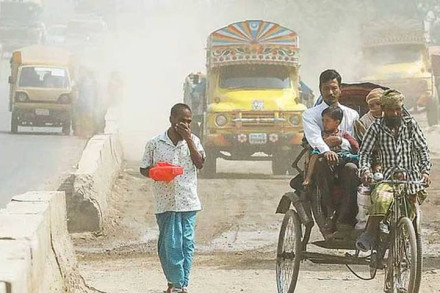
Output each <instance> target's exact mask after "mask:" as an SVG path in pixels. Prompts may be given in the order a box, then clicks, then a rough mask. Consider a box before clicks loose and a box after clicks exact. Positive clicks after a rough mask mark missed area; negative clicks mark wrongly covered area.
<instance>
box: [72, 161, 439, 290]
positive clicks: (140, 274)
mask: <svg viewBox="0 0 440 293" xmlns="http://www.w3.org/2000/svg"><path fill="white" fill-rule="evenodd" d="M434 163H435V166H436V167H435V171H434V175H433V182H434V185H433V187H432V188H431V192H430V195H431V196H430V198H429V200H428V202H427V203H426V204H425V205H424V206H423V211H424V247H425V254H424V256H425V265H424V272H423V281H422V290H421V292H423V293H430V292H440V285H439V284H440V261H439V255H440V219H439V217H438V209H439V207H440V193H439V191H438V189H440V180H439V179H440V166H439V164H438V163H439V161H435V162H434ZM219 168H220V172H223V173H222V174H221V176H220V178H219V179H215V180H204V179H202V180H200V184H199V192H200V195H201V199H202V202H203V206H204V209H203V211H202V212H201V213H199V215H198V224H197V228H196V238H197V252H196V257H195V263H194V268H193V273H192V278H191V280H192V281H191V284H190V290H191V292H194V293H206V292H207V293H211V292H231V293H235V292H258V293H260V292H261V293H263V292H265V293H266V292H276V283H275V270H274V267H275V261H274V259H275V248H276V241H277V236H278V231H279V226H280V223H281V220H282V216H281V215H275V214H274V212H275V209H276V206H277V204H278V200H279V198H280V196H281V195H282V194H283V193H284V192H286V191H288V190H289V187H288V181H289V178H288V177H273V176H271V175H269V174H268V173H267V170H270V165H269V163H264V162H259V163H251V162H248V163H245V165H244V166H241V167H237V165H236V164H234V163H231V162H224V161H220V163H219ZM112 207H113V208H112V212H111V213H112V218H111V219H109V221H108V222H107V223H106V229H105V232H104V235H90V234H76V235H74V241H75V245H76V249H77V252H78V255H79V258H80V265H81V270H82V272H83V275H84V276H85V278H86V279H87V281H88V282H89V283H90V284H91V285H93V286H94V287H96V288H98V289H100V290H103V291H105V292H130V293H136V292H152V293H159V292H162V290H163V289H164V287H165V285H166V281H165V279H164V277H163V275H162V272H161V269H160V266H159V262H158V258H157V255H156V252H155V249H156V239H157V233H158V232H157V228H156V223H155V218H154V215H153V213H152V195H151V193H150V182H149V181H148V180H146V179H145V178H142V177H141V176H140V175H138V172H137V166H135V165H127V166H126V168H125V171H124V172H122V173H121V175H120V177H119V179H118V181H117V182H116V184H115V189H114V193H113V196H112ZM313 237H314V238H319V237H320V235H318V234H317V233H316V229H315V233H314V235H313ZM357 269H360V268H357ZM361 272H362V270H361ZM367 274H368V272H364V275H367ZM382 284H383V274H382V273H379V274H378V276H377V278H376V279H375V280H373V281H361V280H358V279H356V278H355V277H354V276H353V275H352V274H351V273H349V272H348V271H347V269H346V268H345V267H344V266H336V265H335V266H323V265H315V264H311V263H309V262H305V263H302V264H301V272H300V277H299V282H298V287H297V291H296V292H328V293H332V292H341V290H342V291H343V290H350V292H365V293H367V292H381V290H382Z"/></svg>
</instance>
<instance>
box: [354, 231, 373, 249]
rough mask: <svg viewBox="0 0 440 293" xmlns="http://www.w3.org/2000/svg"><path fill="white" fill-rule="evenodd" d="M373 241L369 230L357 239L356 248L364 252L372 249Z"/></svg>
mask: <svg viewBox="0 0 440 293" xmlns="http://www.w3.org/2000/svg"><path fill="white" fill-rule="evenodd" d="M372 243H373V237H372V236H370V235H369V234H368V233H367V232H364V233H362V234H361V236H359V238H358V240H356V248H357V249H359V250H360V251H363V252H368V251H369V250H370V249H371V244H372Z"/></svg>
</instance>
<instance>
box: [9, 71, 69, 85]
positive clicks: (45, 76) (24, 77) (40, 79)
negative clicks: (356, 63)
mask: <svg viewBox="0 0 440 293" xmlns="http://www.w3.org/2000/svg"><path fill="white" fill-rule="evenodd" d="M18 85H19V86H20V87H39V88H68V87H69V85H70V83H69V79H68V77H67V72H66V70H65V69H64V68H56V67H33V66H27V67H23V68H22V69H21V72H20V77H19V82H18Z"/></svg>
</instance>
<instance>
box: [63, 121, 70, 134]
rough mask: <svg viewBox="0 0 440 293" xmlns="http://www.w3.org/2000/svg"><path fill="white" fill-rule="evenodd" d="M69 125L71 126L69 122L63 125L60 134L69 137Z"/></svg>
mask: <svg viewBox="0 0 440 293" xmlns="http://www.w3.org/2000/svg"><path fill="white" fill-rule="evenodd" d="M70 124H71V123H70V121H68V122H64V123H63V129H62V132H63V134H64V135H70Z"/></svg>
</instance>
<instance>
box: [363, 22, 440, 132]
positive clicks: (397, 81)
mask: <svg viewBox="0 0 440 293" xmlns="http://www.w3.org/2000/svg"><path fill="white" fill-rule="evenodd" d="M426 36H427V32H426V31H425V29H424V26H423V23H422V22H421V21H418V20H415V19H401V18H391V19H386V20H377V21H374V22H371V23H368V24H366V25H365V26H364V29H363V34H362V66H361V67H360V68H361V70H362V71H363V72H362V74H361V77H360V79H361V80H363V81H369V82H373V83H376V84H381V85H384V86H387V87H390V88H395V89H397V90H399V91H401V92H402V93H403V94H404V95H405V97H406V99H405V106H406V107H407V108H408V110H410V112H412V113H417V112H422V111H423V112H426V118H427V121H428V124H429V125H434V124H437V123H438V105H439V100H438V93H437V86H436V82H435V74H434V71H433V69H432V65H431V58H430V54H429V48H428V42H427V38H426Z"/></svg>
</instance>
